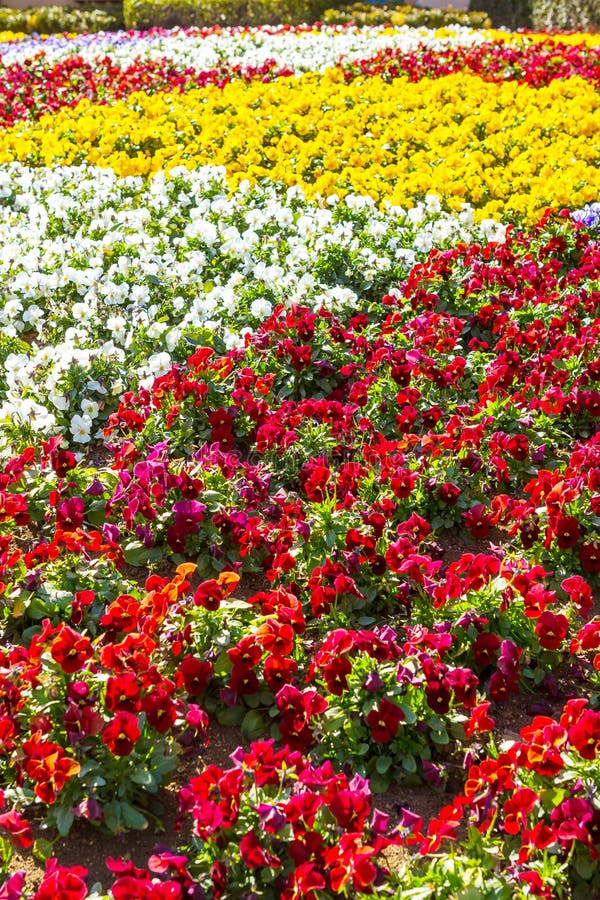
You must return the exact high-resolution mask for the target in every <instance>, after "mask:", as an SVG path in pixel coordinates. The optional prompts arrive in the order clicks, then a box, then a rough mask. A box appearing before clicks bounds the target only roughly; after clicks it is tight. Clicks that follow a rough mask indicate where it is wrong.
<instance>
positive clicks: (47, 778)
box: [23, 733, 81, 804]
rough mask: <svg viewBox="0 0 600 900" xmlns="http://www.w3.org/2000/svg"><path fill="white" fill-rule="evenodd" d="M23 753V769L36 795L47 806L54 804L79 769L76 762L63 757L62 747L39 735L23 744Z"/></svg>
mask: <svg viewBox="0 0 600 900" xmlns="http://www.w3.org/2000/svg"><path fill="white" fill-rule="evenodd" d="M23 752H24V754H25V756H26V759H25V761H24V763H23V768H24V769H25V772H26V773H27V775H28V776H29V778H31V780H32V781H34V782H35V787H34V791H35V793H36V795H37V796H38V797H39V798H40V800H42V801H43V802H44V803H47V804H50V803H54V801H55V800H56V795H57V793H58V792H59V791H60V790H61V788H62V787H63V786H64V785H65V783H66V782H67V781H68V780H69V779H70V778H72V777H73V776H74V775H76V774H77V773H78V772H79V770H80V768H81V766H80V765H79V763H78V762H77V760H75V759H70V758H69V757H68V756H65V753H64V751H63V749H62V747H59V746H58V744H54V743H52V741H45V740H44V739H43V738H42V736H41V734H39V733H38V734H35V735H34V736H33V737H32V738H31V739H30V740H28V741H25V742H24V743H23Z"/></svg>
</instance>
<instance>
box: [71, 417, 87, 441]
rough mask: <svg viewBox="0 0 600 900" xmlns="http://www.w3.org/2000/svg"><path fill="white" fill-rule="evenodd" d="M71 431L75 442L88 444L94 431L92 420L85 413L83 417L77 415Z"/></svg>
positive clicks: (72, 421)
mask: <svg viewBox="0 0 600 900" xmlns="http://www.w3.org/2000/svg"><path fill="white" fill-rule="evenodd" d="M69 430H70V432H71V434H72V435H73V440H74V441H75V443H77V444H87V443H89V440H90V432H91V430H92V420H91V418H90V417H89V416H88V415H87V414H86V413H84V414H83V415H82V416H78V415H77V414H76V415H74V416H73V418H72V419H71V424H70V425H69Z"/></svg>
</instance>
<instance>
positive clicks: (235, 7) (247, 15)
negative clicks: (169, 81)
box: [123, 0, 328, 28]
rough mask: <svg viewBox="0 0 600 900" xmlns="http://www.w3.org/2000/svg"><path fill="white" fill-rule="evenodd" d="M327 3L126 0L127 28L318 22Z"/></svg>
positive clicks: (310, 0) (322, 0) (300, 0)
mask: <svg viewBox="0 0 600 900" xmlns="http://www.w3.org/2000/svg"><path fill="white" fill-rule="evenodd" d="M327 5H328V4H327V0H168V2H166V3H165V2H162V0H124V3H123V15H124V19H125V25H126V27H127V28H151V27H153V26H161V27H164V28H171V27H174V26H176V25H182V26H190V25H197V26H201V27H202V26H209V25H274V24H277V23H280V22H286V23H289V24H300V23H302V22H315V21H316V20H318V19H319V18H320V17H321V16H322V14H323V10H324V9H325V7H326V6H327Z"/></svg>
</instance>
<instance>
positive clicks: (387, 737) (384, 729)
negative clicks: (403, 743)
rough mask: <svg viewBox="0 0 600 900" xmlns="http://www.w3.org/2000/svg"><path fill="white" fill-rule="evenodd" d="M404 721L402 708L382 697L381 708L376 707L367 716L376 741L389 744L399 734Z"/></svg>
mask: <svg viewBox="0 0 600 900" xmlns="http://www.w3.org/2000/svg"><path fill="white" fill-rule="evenodd" d="M404 719H405V715H404V712H403V711H402V710H401V709H400V707H399V706H397V705H396V704H395V703H390V701H389V700H387V699H386V697H382V699H381V702H380V704H379V708H377V707H375V708H374V709H372V710H371V712H370V713H369V715H368V716H367V725H368V726H369V728H370V729H371V735H372V737H373V740H374V741H377V743H378V744H389V743H390V741H391V740H393V739H394V738H395V737H396V735H397V734H398V728H399V727H400V723H401V722H403V721H404Z"/></svg>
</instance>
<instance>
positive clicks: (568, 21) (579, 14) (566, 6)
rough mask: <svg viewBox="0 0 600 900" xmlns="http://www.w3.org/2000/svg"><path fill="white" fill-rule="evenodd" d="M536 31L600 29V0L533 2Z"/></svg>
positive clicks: (542, 0) (539, 0) (544, 0)
mask: <svg viewBox="0 0 600 900" xmlns="http://www.w3.org/2000/svg"><path fill="white" fill-rule="evenodd" d="M531 17H532V24H533V27H534V28H535V29H536V31H553V30H557V31H590V30H594V29H597V28H600V0H533V4H532V16H531Z"/></svg>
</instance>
